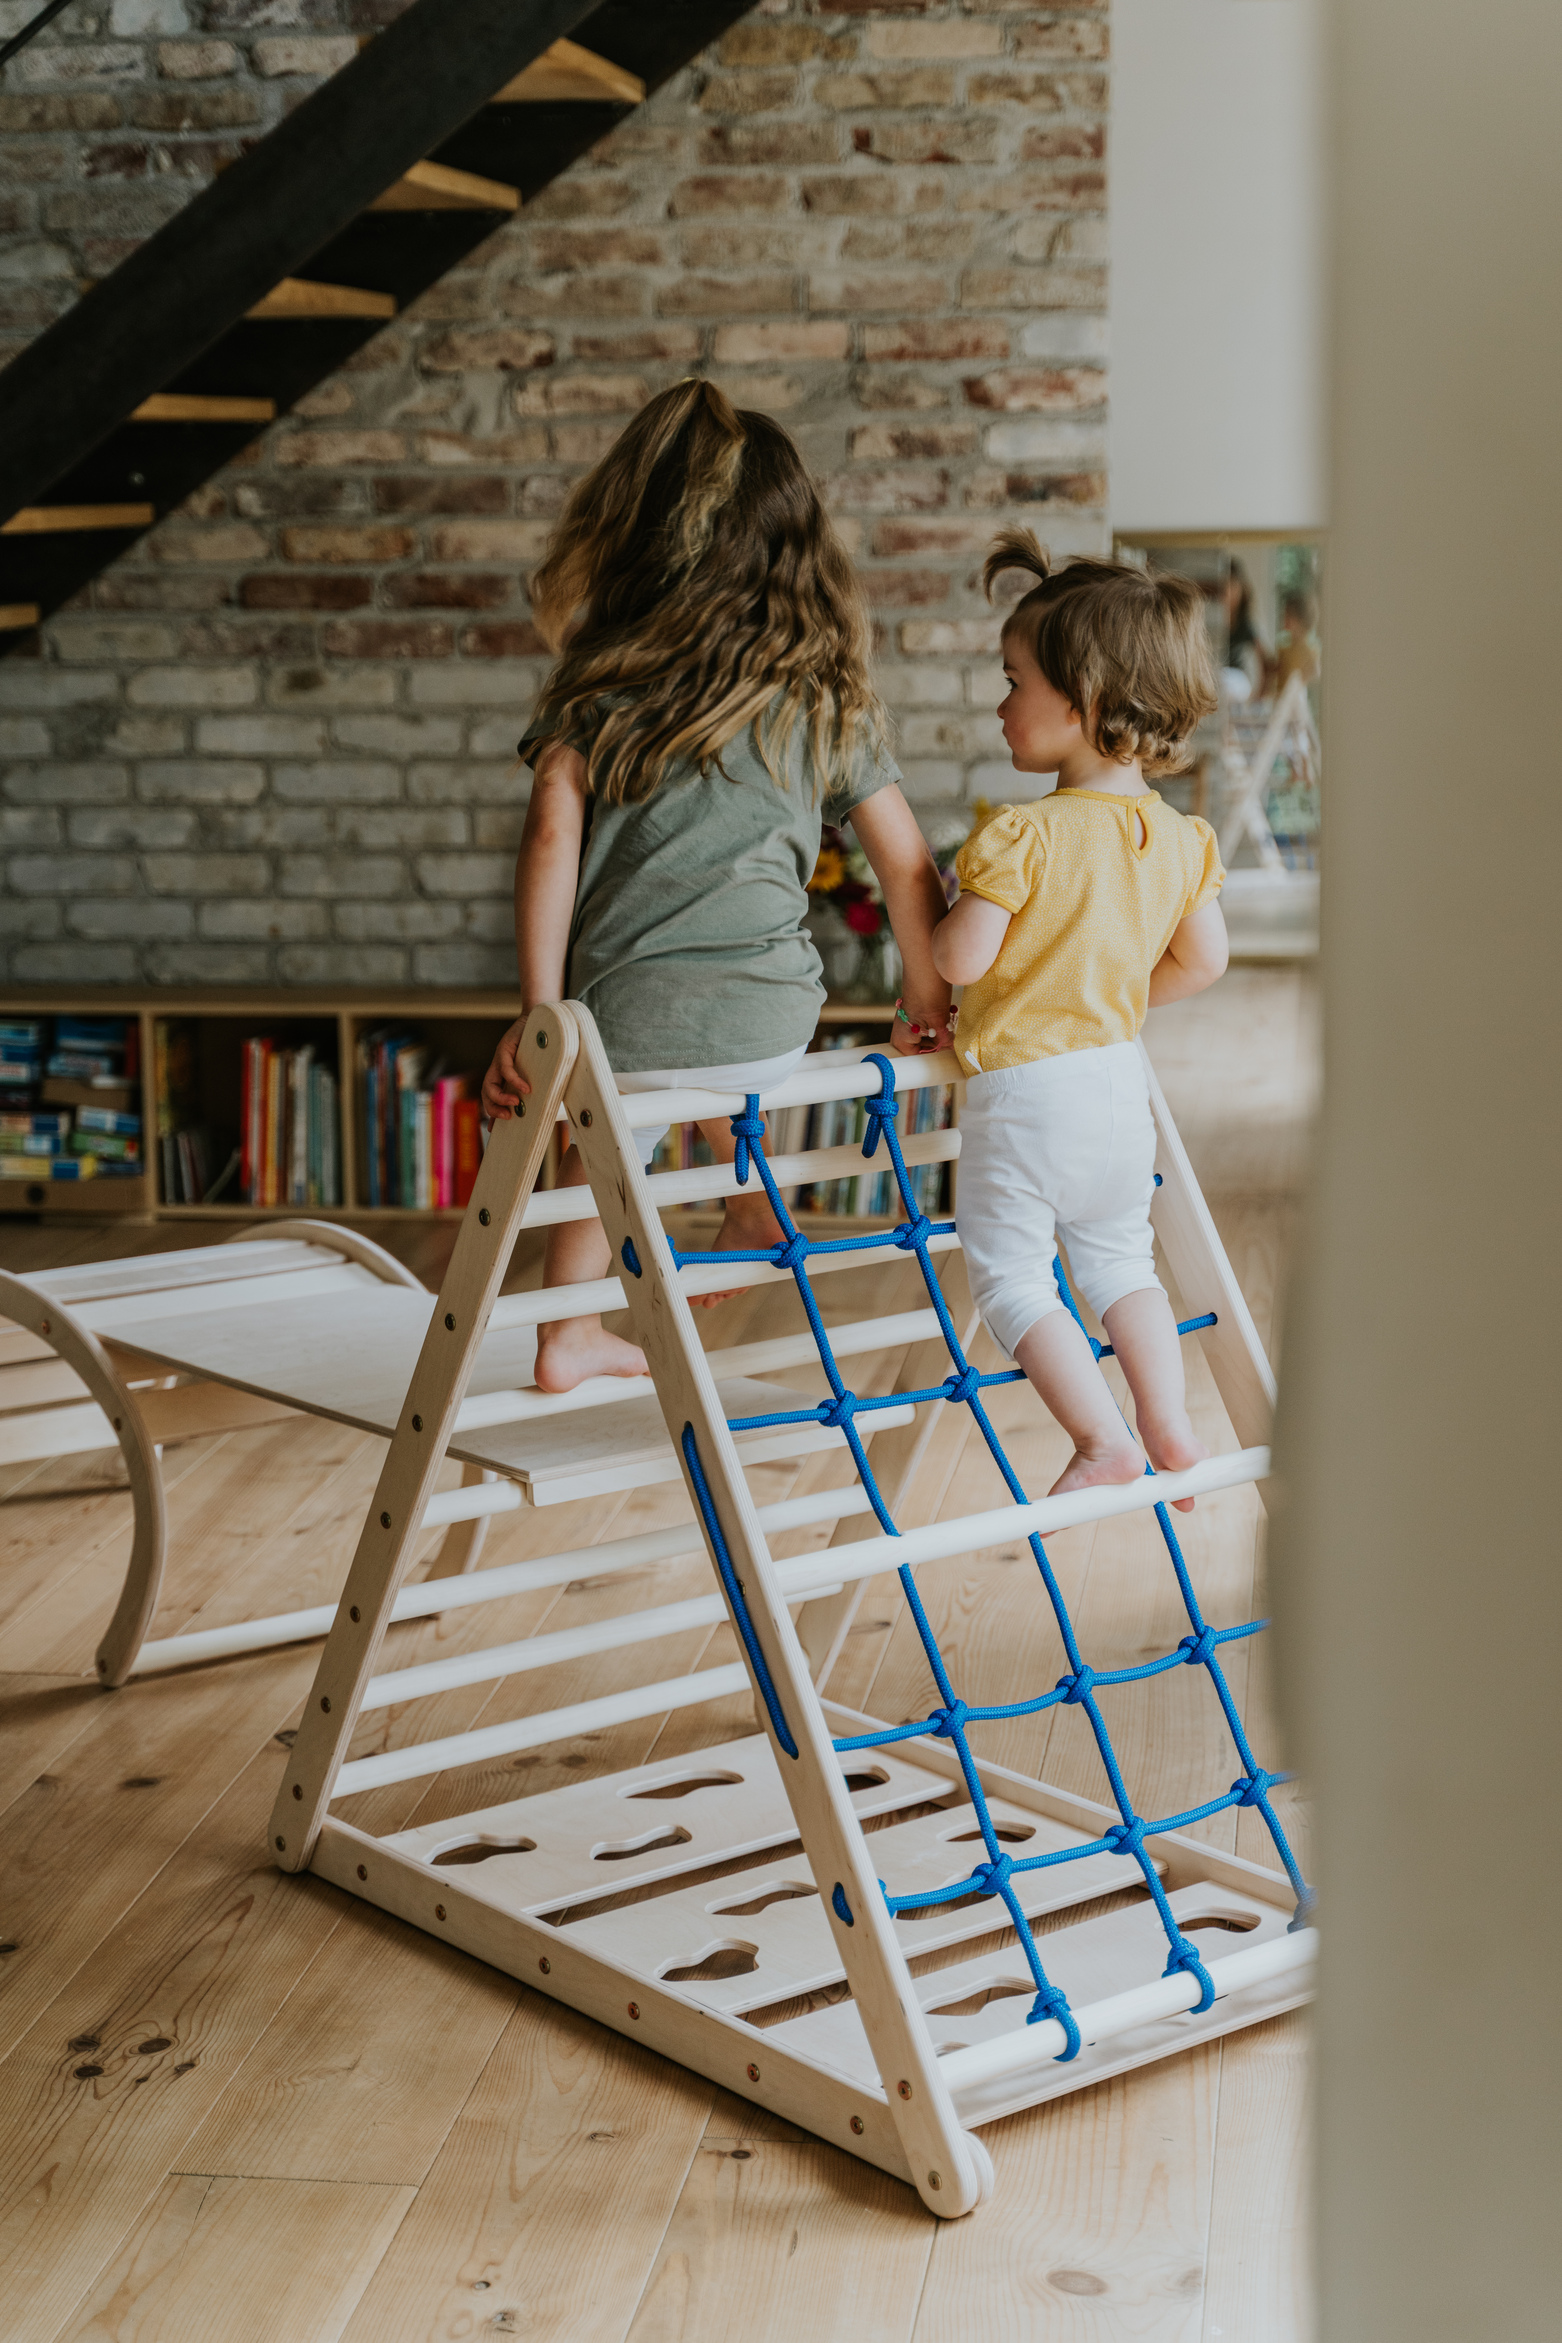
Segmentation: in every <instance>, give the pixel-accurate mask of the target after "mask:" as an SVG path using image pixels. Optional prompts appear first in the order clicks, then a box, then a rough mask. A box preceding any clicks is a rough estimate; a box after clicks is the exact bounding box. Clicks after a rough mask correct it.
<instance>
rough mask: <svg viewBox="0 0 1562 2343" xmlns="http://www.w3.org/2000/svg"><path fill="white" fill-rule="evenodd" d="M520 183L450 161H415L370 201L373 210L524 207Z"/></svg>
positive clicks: (436, 210) (411, 210) (480, 209)
mask: <svg viewBox="0 0 1562 2343" xmlns="http://www.w3.org/2000/svg"><path fill="white" fill-rule="evenodd" d="M520 203H521V195H520V189H519V188H517V187H506V186H505V184H504V182H503V181H502V180H499V179H483V178H480V177H479V176H478V174H477V173H476V172H475V171H455V170H452V169H451V167H450V166H449V164H448V163H414V164H413V166H412V168H411V170H410V171H406V172H404V173H403V174H402V176H401V177H400V178H399V179H398V180H396V181H395V182H394V183H393V184H392V185H391V186H389V187H387V188H386V190H385V193H384V194H383V195H377V196H376V197H375V199H374V201H373V203H371V204H370V206H369V209H370V211H372V212H440V211H494V212H513V211H518V210H519V209H520Z"/></svg>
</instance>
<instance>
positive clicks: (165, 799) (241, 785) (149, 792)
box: [136, 757, 266, 805]
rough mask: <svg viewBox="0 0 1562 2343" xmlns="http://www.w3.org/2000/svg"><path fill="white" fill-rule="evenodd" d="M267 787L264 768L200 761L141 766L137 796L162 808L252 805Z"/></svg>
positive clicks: (137, 780)
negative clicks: (167, 806)
mask: <svg viewBox="0 0 1562 2343" xmlns="http://www.w3.org/2000/svg"><path fill="white" fill-rule="evenodd" d="M265 786H266V772H265V767H264V766H263V765H213V764H207V763H206V762H204V761H203V760H202V759H201V758H198V757H189V758H181V759H179V760H178V761H177V762H174V761H169V762H167V763H164V762H162V761H158V762H156V763H153V764H146V765H142V766H141V767H140V768H139V770H138V771H137V773H136V793H137V795H138V796H140V797H144V798H147V799H148V800H149V801H150V802H152V803H153V804H161V805H253V804H254V802H255V800H256V798H257V797H259V796H260V794H261V792H262V791H263V790H264V788H265Z"/></svg>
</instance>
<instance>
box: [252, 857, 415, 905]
mask: <svg viewBox="0 0 1562 2343" xmlns="http://www.w3.org/2000/svg"><path fill="white" fill-rule="evenodd" d="M277 884H278V886H279V888H280V889H281V892H282V893H283V894H284V895H369V896H375V897H385V896H396V895H400V894H402V893H404V892H405V890H406V885H407V866H406V864H405V863H404V862H403V861H402V859H401V857H400V856H399V855H394V854H354V853H349V852H346V851H345V850H344V851H340V852H332V851H329V850H327V851H326V852H324V853H320V854H284V855H283V856H282V857H281V859H280V861H279V863H278V866H277Z"/></svg>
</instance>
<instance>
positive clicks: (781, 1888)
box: [706, 1879, 819, 1920]
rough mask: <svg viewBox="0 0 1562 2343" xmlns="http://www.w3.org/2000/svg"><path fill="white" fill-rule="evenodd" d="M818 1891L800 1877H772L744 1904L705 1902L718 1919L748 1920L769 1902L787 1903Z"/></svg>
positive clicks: (766, 1906)
mask: <svg viewBox="0 0 1562 2343" xmlns="http://www.w3.org/2000/svg"><path fill="white" fill-rule="evenodd" d="M818 1893H819V1890H818V1889H817V1888H816V1887H814V1886H813V1885H811V1884H810V1883H809V1882H807V1881H804V1880H801V1879H772V1880H767V1882H766V1883H765V1885H764V1886H763V1887H762V1888H760V1889H758V1891H757V1892H756V1893H755V1894H754V1895H752V1896H751V1897H750V1898H749V1900H748V1902H747V1903H746V1904H707V1906H706V1910H707V1911H708V1912H710V1913H712V1914H713V1915H714V1916H715V1918H716V1919H718V1920H750V1919H752V1918H753V1917H754V1915H755V1914H756V1913H757V1912H763V1911H765V1910H766V1909H767V1908H768V1907H769V1906H770V1905H771V1904H789V1903H791V1902H792V1901H793V1900H794V1899H795V1898H796V1897H798V1896H816V1895H817V1894H818Z"/></svg>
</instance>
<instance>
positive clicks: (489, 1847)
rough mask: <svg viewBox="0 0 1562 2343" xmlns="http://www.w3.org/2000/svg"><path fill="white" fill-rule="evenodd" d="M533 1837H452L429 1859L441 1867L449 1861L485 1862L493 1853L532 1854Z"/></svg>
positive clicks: (534, 1843) (533, 1846) (535, 1843)
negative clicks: (450, 1840)
mask: <svg viewBox="0 0 1562 2343" xmlns="http://www.w3.org/2000/svg"><path fill="white" fill-rule="evenodd" d="M536 1851H537V1842H536V1840H535V1839H454V1840H452V1842H451V1844H450V1845H449V1846H448V1847H441V1848H440V1849H439V1852H438V1853H437V1854H434V1855H431V1856H430V1857H429V1861H430V1862H431V1863H437V1864H439V1865H440V1867H441V1868H442V1869H443V1868H444V1867H445V1866H446V1865H447V1864H451V1863H486V1862H488V1861H489V1860H490V1859H491V1857H493V1856H495V1855H534V1854H535V1853H536Z"/></svg>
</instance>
